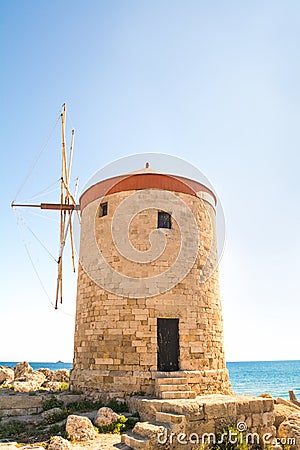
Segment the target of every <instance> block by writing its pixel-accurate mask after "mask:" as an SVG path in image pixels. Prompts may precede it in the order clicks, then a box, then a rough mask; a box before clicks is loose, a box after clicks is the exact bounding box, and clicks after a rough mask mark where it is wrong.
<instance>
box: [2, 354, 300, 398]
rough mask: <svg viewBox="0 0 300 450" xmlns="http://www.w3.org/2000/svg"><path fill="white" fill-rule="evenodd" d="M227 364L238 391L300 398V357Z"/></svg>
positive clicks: (64, 365) (48, 364) (54, 365)
mask: <svg viewBox="0 0 300 450" xmlns="http://www.w3.org/2000/svg"><path fill="white" fill-rule="evenodd" d="M16 364H17V362H0V365H2V366H10V367H13V366H15V365H16ZM30 365H31V367H32V368H33V369H34V370H37V369H40V368H41V367H47V368H49V369H51V370H56V369H71V368H72V363H63V362H58V363H53V362H30ZM227 368H228V370H229V376H230V381H231V385H232V388H233V390H234V392H235V393H236V394H238V395H240V394H251V395H259V394H262V393H266V392H267V393H269V394H272V395H273V397H275V398H277V397H283V398H288V391H290V390H293V391H294V393H295V394H296V395H298V398H299V400H300V361H249V362H228V363H227Z"/></svg>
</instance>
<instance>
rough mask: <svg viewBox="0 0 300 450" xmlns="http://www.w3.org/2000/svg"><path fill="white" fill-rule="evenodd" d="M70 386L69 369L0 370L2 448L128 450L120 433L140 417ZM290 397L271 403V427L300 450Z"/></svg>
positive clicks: (299, 411)
mask: <svg viewBox="0 0 300 450" xmlns="http://www.w3.org/2000/svg"><path fill="white" fill-rule="evenodd" d="M68 382H69V372H68V371H67V370H56V371H51V370H49V369H39V370H37V371H35V372H34V371H33V370H32V368H31V367H30V366H29V364H28V363H27V362H23V363H19V364H17V365H16V366H15V367H14V368H13V369H11V368H9V367H1V366H0V450H16V449H21V450H30V449H35V450H43V449H44V448H48V449H49V450H113V449H114V450H116V448H119V449H124V450H125V449H128V447H126V446H124V445H123V444H121V436H120V432H122V431H126V430H128V429H131V428H133V427H134V426H135V424H136V422H137V421H138V417H137V416H135V415H132V414H130V413H129V412H128V408H127V405H126V403H123V402H122V401H115V400H114V401H111V402H110V403H108V404H107V405H103V404H102V403H101V402H100V401H99V400H98V401H97V400H95V398H92V397H87V396H86V395H83V394H74V393H70V392H69V391H68ZM289 395H290V400H289V401H288V400H285V399H281V398H279V399H274V413H275V421H274V424H273V425H274V427H275V428H274V429H276V436H277V437H278V438H279V439H282V440H284V439H285V438H295V439H296V445H291V446H289V450H300V402H299V401H298V400H297V398H296V396H295V395H294V393H293V392H292V391H290V393H289ZM262 397H270V398H272V397H271V396H270V395H269V394H263V395H262ZM5 405H6V406H5ZM133 431H134V428H133ZM283 448H285V447H284V446H280V445H279V446H277V449H283Z"/></svg>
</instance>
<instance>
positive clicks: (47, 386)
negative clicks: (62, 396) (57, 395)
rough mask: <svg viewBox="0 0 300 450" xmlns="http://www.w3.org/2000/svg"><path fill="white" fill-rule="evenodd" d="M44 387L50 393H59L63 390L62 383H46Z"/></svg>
mask: <svg viewBox="0 0 300 450" xmlns="http://www.w3.org/2000/svg"><path fill="white" fill-rule="evenodd" d="M42 387H43V388H45V389H47V390H48V391H59V390H60V388H61V382H60V381H45V383H43V386H42Z"/></svg>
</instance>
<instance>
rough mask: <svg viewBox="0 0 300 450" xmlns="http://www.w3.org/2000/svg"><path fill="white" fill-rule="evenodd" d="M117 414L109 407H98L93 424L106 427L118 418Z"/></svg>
mask: <svg viewBox="0 0 300 450" xmlns="http://www.w3.org/2000/svg"><path fill="white" fill-rule="evenodd" d="M119 417H120V416H119V414H117V413H115V412H114V411H113V410H112V409H111V408H106V407H103V408H100V409H99V410H98V412H97V417H96V420H95V424H96V425H97V427H106V426H107V425H110V424H112V423H113V422H116V421H117V420H118V419H119Z"/></svg>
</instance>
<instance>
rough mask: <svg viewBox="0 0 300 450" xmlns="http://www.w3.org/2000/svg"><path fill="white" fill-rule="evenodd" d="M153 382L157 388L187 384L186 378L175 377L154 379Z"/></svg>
mask: <svg viewBox="0 0 300 450" xmlns="http://www.w3.org/2000/svg"><path fill="white" fill-rule="evenodd" d="M155 381H156V384H157V385H159V386H161V385H163V384H187V379H186V377H176V378H171V377H170V378H167V377H163V378H156V379H155Z"/></svg>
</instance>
